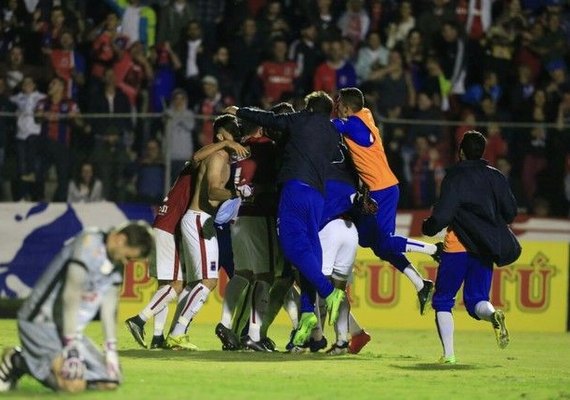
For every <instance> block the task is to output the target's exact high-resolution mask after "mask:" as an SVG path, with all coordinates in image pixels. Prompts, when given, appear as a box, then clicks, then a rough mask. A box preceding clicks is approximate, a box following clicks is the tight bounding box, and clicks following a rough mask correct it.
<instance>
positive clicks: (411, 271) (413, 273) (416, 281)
mask: <svg viewBox="0 0 570 400" xmlns="http://www.w3.org/2000/svg"><path fill="white" fill-rule="evenodd" d="M404 275H406V276H407V277H408V279H409V280H410V281H411V282H412V283H413V285H414V286H415V287H416V291H418V292H419V291H420V290H422V288H423V287H424V278H423V277H422V276H421V275H420V273H419V272H418V270H417V269H416V268H415V267H414V266H413V265H412V264H410V265H408V266H407V267H406V268H405V269H404Z"/></svg>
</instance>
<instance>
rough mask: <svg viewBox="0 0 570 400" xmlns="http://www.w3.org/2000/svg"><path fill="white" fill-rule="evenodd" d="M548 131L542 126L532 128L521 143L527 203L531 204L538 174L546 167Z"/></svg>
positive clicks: (523, 179)
mask: <svg viewBox="0 0 570 400" xmlns="http://www.w3.org/2000/svg"><path fill="white" fill-rule="evenodd" d="M548 136H549V135H548V131H547V130H546V129H545V128H542V127H536V128H532V129H531V130H530V135H526V141H525V143H524V145H523V149H524V153H523V154H524V157H523V166H522V172H521V175H522V185H523V190H524V195H525V201H526V203H527V204H532V202H533V199H534V196H535V194H536V193H537V190H536V189H537V186H538V182H537V180H538V178H539V175H540V174H541V173H542V172H543V171H545V170H546V169H547V167H548V157H549V156H550V155H549V151H548V149H547V144H549V143H548V142H549V137H548Z"/></svg>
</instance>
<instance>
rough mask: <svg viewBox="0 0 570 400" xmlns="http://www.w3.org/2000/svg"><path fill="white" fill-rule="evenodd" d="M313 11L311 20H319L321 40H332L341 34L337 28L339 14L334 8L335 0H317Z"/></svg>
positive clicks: (318, 27)
mask: <svg viewBox="0 0 570 400" xmlns="http://www.w3.org/2000/svg"><path fill="white" fill-rule="evenodd" d="M313 4H314V8H313V10H312V12H311V17H310V19H311V21H317V29H318V31H319V39H318V41H319V42H322V41H323V40H331V39H332V38H334V37H338V36H339V35H340V30H339V29H338V28H337V20H338V15H336V14H335V12H334V8H333V0H317V1H315V2H314V3H313Z"/></svg>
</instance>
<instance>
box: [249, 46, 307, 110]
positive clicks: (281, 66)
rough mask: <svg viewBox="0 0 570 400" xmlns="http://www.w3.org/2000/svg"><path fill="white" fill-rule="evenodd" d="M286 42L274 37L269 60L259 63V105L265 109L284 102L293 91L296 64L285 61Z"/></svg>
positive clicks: (296, 72)
mask: <svg viewBox="0 0 570 400" xmlns="http://www.w3.org/2000/svg"><path fill="white" fill-rule="evenodd" d="M287 50H288V49H287V42H286V41H285V38H283V37H276V38H274V39H273V41H272V43H271V60H267V61H264V62H262V63H261V65H260V66H259V68H258V69H257V76H258V77H259V79H260V80H261V84H262V86H263V97H262V99H261V104H262V105H263V106H264V108H265V109H268V108H269V107H271V106H272V105H274V104H276V103H278V102H280V101H284V100H285V98H286V97H287V96H289V97H290V96H292V95H293V93H294V91H295V79H297V77H298V76H299V73H298V70H297V64H295V62H293V61H289V60H288V59H287Z"/></svg>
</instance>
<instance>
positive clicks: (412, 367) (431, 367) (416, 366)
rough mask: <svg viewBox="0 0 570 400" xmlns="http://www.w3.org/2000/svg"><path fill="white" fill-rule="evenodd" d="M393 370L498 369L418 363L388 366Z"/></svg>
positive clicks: (468, 365) (466, 365)
mask: <svg viewBox="0 0 570 400" xmlns="http://www.w3.org/2000/svg"><path fill="white" fill-rule="evenodd" d="M388 366H389V367H391V368H397V369H404V370H408V371H438V370H440V371H448V370H453V371H459V370H473V369H489V368H496V367H492V366H485V365H470V364H439V363H417V364H413V365H394V364H390V365H388Z"/></svg>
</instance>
